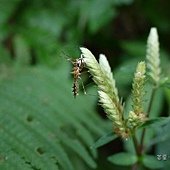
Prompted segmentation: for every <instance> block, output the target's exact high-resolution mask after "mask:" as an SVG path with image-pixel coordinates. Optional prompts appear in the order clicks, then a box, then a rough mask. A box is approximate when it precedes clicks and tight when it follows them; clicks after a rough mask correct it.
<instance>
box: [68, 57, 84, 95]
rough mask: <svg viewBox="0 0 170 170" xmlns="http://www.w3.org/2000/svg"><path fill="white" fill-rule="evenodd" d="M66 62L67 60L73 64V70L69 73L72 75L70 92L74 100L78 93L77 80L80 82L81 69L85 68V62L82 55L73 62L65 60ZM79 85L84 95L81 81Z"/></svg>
mask: <svg viewBox="0 0 170 170" xmlns="http://www.w3.org/2000/svg"><path fill="white" fill-rule="evenodd" d="M67 60H69V61H70V62H71V63H72V64H73V70H72V72H71V73H72V74H73V86H72V92H73V96H74V98H76V97H77V95H78V92H79V80H81V73H82V70H83V68H84V67H85V61H84V57H83V55H81V56H80V58H77V59H75V60H71V59H70V58H67ZM81 83H82V87H83V90H84V94H86V91H85V88H84V85H83V82H82V80H81Z"/></svg>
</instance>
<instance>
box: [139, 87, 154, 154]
mask: <svg viewBox="0 0 170 170" xmlns="http://www.w3.org/2000/svg"><path fill="white" fill-rule="evenodd" d="M155 92H156V87H155V86H154V87H153V89H152V92H151V98H150V101H149V106H148V109H147V117H149V115H150V112H151V108H152V103H153V99H154V96H155ZM145 134H146V128H144V129H143V131H142V135H141V142H140V154H142V152H143V146H144V138H145Z"/></svg>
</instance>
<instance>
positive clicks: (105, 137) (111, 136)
mask: <svg viewBox="0 0 170 170" xmlns="http://www.w3.org/2000/svg"><path fill="white" fill-rule="evenodd" d="M116 138H117V135H115V134H113V132H109V133H107V134H105V135H103V136H102V137H101V138H99V139H98V140H97V141H96V142H95V143H94V144H93V145H92V146H91V148H92V149H93V148H99V147H101V146H103V145H106V144H107V143H109V142H111V141H113V140H114V139H116Z"/></svg>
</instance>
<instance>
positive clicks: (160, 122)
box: [140, 117, 170, 128]
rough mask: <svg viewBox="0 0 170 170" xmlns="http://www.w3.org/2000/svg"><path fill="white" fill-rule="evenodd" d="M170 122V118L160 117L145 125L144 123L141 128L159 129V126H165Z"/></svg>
mask: <svg viewBox="0 0 170 170" xmlns="http://www.w3.org/2000/svg"><path fill="white" fill-rule="evenodd" d="M169 122H170V117H158V118H152V119H149V120H147V121H146V122H145V123H143V124H142V125H141V126H140V127H141V128H146V127H150V126H151V127H157V128H159V126H165V125H166V124H167V123H169Z"/></svg>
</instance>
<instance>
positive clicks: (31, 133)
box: [0, 64, 108, 170]
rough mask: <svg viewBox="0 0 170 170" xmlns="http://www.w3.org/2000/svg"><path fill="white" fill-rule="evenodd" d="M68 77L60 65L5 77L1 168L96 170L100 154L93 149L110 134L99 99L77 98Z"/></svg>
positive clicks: (0, 105)
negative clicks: (81, 166)
mask: <svg viewBox="0 0 170 170" xmlns="http://www.w3.org/2000/svg"><path fill="white" fill-rule="evenodd" d="M9 71H10V70H9ZM69 74H70V71H69V67H68V65H63V64H61V65H60V67H58V69H57V70H52V69H48V68H45V67H38V68H25V69H22V68H20V70H19V69H17V71H16V70H12V71H11V72H10V74H9V76H8V77H4V76H3V77H2V78H0V139H1V142H0V169H3V170H8V169H13V170H25V169H26V170H27V169H41V170H46V169H50V170H57V169H62V170H73V169H76V165H77V162H81V164H82V163H83V162H84V163H86V166H88V167H91V168H95V167H96V163H95V161H94V158H95V157H96V156H97V152H96V150H95V149H93V150H92V149H90V148H89V146H91V145H92V144H93V143H94V141H95V138H96V137H98V136H101V135H102V134H103V133H105V132H106V131H108V128H107V126H106V124H107V122H105V121H103V120H102V119H101V118H100V117H99V116H98V115H97V114H96V113H95V108H94V105H95V98H93V97H91V96H88V95H83V94H82V95H81V93H80V95H79V96H78V97H77V98H76V99H74V97H73V95H72V92H71V87H72V82H71V81H70V80H69V79H68V76H69ZM0 76H1V75H0ZM84 103H86V104H87V105H88V107H86V106H87V105H84ZM98 125H100V126H98ZM72 157H74V158H75V159H74V161H73V160H72Z"/></svg>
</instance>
